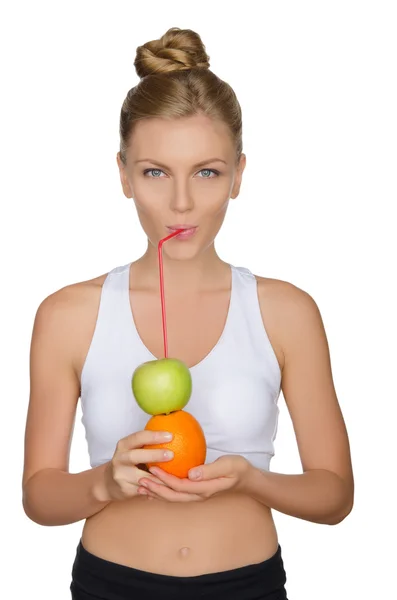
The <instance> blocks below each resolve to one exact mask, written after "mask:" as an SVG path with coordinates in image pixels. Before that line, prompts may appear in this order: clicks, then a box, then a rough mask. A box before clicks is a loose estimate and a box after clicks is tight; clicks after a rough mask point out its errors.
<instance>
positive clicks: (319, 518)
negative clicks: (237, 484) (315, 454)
mask: <svg viewBox="0 0 397 600" xmlns="http://www.w3.org/2000/svg"><path fill="white" fill-rule="evenodd" d="M245 492H246V493H247V494H249V495H250V496H251V497H253V498H255V499H256V500H258V501H259V502H261V503H262V504H265V505H266V506H268V507H269V508H273V509H275V510H278V511H279V512H282V513H284V514H286V515H290V516H293V517H297V518H299V519H304V520H306V521H312V522H313V523H323V524H327V525H335V524H337V523H340V522H341V521H342V520H343V519H344V518H345V517H346V516H347V515H348V514H349V512H350V510H351V508H352V503H353V499H352V493H351V492H350V491H349V490H348V488H347V486H346V484H345V482H344V481H343V480H342V479H341V478H340V477H338V476H337V475H336V474H335V473H332V472H330V471H325V470H313V471H306V472H305V473H302V474H298V475H285V474H282V473H272V472H268V471H261V470H259V469H256V468H254V467H253V468H252V469H251V471H250V472H249V474H248V477H247V480H246V486H245Z"/></svg>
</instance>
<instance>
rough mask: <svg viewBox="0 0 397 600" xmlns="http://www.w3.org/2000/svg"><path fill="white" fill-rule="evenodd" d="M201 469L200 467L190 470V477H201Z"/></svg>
mask: <svg viewBox="0 0 397 600" xmlns="http://www.w3.org/2000/svg"><path fill="white" fill-rule="evenodd" d="M200 477H201V471H200V469H192V470H191V471H189V479H200Z"/></svg>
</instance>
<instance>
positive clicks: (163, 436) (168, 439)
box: [158, 431, 174, 442]
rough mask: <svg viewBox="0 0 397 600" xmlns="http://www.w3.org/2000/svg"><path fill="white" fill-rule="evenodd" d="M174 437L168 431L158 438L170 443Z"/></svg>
mask: <svg viewBox="0 0 397 600" xmlns="http://www.w3.org/2000/svg"><path fill="white" fill-rule="evenodd" d="M173 437H174V436H173V435H172V433H170V432H168V431H162V432H160V433H159V434H158V438H159V439H161V440H165V441H166V442H170V441H171V440H172V438H173Z"/></svg>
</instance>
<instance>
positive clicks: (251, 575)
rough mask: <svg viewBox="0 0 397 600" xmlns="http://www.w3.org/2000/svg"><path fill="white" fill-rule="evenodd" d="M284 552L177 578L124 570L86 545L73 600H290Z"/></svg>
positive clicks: (74, 574) (81, 550) (73, 586)
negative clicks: (255, 560)
mask: <svg viewBox="0 0 397 600" xmlns="http://www.w3.org/2000/svg"><path fill="white" fill-rule="evenodd" d="M285 583H286V573H285V570H284V565H283V560H282V558H281V547H280V546H279V547H278V549H277V552H276V553H275V554H274V555H273V556H272V557H271V558H269V559H267V560H265V561H263V562H261V563H257V564H252V565H247V566H243V567H239V568H237V569H231V570H228V571H221V572H219V573H205V574H203V575H195V576H191V577H176V576H173V575H162V574H158V573H150V572H148V571H141V570H139V569H135V568H131V567H127V566H125V565H119V564H117V563H114V562H110V561H108V560H104V559H103V558H99V557H97V556H95V555H94V554H91V553H90V552H88V551H87V550H85V548H83V545H82V543H81V541H80V542H79V545H78V547H77V552H76V558H75V561H74V564H73V569H72V582H71V585H70V590H71V592H72V600H95V599H96V600H127V599H128V600H134V599H135V598H136V599H137V600H138V599H139V600H171V599H172V600H197V599H198V598H205V599H206V600H212V599H216V600H223V598H225V600H226V599H227V600H288V599H287V593H286V590H285V587H284V584H285Z"/></svg>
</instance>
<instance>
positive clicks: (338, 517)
mask: <svg viewBox="0 0 397 600" xmlns="http://www.w3.org/2000/svg"><path fill="white" fill-rule="evenodd" d="M353 505H354V500H353V498H352V499H351V500H350V501H349V502H348V503H347V504H345V505H344V506H343V508H342V509H341V510H339V511H338V512H337V513H335V514H333V515H332V516H331V517H329V518H328V519H327V521H326V522H325V524H326V525H339V523H342V521H344V520H345V519H346V517H348V516H349V515H350V513H351V511H352V510H353Z"/></svg>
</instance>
